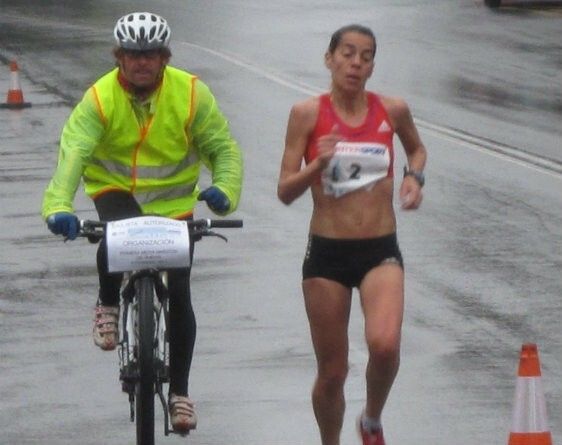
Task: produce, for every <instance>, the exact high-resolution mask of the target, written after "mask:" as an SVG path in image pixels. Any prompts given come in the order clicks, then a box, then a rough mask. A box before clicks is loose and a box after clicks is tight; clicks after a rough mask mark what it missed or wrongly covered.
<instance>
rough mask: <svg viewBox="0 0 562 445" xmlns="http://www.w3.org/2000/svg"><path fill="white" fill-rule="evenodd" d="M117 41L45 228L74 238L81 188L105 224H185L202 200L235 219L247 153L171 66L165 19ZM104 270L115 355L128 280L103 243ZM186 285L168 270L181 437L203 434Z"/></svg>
mask: <svg viewBox="0 0 562 445" xmlns="http://www.w3.org/2000/svg"><path fill="white" fill-rule="evenodd" d="M113 34H114V37H115V41H116V44H117V46H116V47H115V49H114V51H113V54H114V56H115V59H116V62H117V67H116V68H115V69H113V70H112V71H110V72H109V73H107V74H105V75H104V76H102V77H101V78H100V79H99V80H97V81H96V82H95V83H94V85H93V86H92V87H91V88H89V89H88V90H87V91H86V93H85V94H84V96H83V98H82V100H81V101H80V102H79V103H78V105H77V106H76V107H75V108H74V110H73V111H72V114H71V115H70V117H69V119H68V121H67V122H66V124H65V125H64V128H63V131H62V136H61V141H60V151H59V159H58V164H57V167H56V171H55V173H54V176H53V177H52V179H51V181H50V183H49V185H48V187H47V189H46V190H45V194H44V198H43V206H42V216H43V218H44V219H45V220H46V221H47V225H48V228H49V229H50V230H51V232H53V233H54V234H60V235H63V236H65V237H66V238H68V239H71V240H72V239H75V238H76V235H77V224H78V219H77V217H76V216H75V215H74V209H73V201H74V197H75V194H76V189H77V187H78V184H79V182H80V180H81V179H82V180H83V182H84V187H85V192H86V194H87V195H88V196H89V197H91V198H92V200H93V202H94V205H95V208H96V210H97V212H98V214H99V218H100V219H101V220H103V221H114V220H119V219H123V218H129V217H134V216H140V215H142V214H153V215H154V214H156V215H161V216H166V217H170V218H175V219H183V220H186V219H190V218H192V217H193V209H194V207H195V205H196V203H197V201H198V200H200V201H201V200H204V201H206V203H207V205H208V207H209V208H210V209H211V210H212V211H213V212H215V213H216V214H218V215H226V214H228V213H230V212H233V211H234V210H235V209H236V207H237V205H238V202H239V199H240V191H241V186H242V173H243V167H242V155H241V152H240V149H239V147H238V145H237V143H236V141H235V140H234V139H233V137H232V136H231V134H230V130H229V125H228V122H227V120H226V119H225V117H224V115H223V114H222V113H221V111H220V109H219V107H218V105H217V102H216V101H215V98H214V96H213V94H212V93H211V91H210V90H209V88H208V87H207V85H205V84H204V83H203V82H202V81H201V80H199V79H198V78H197V77H196V76H195V75H193V74H190V73H188V72H186V71H183V70H179V69H177V68H173V67H171V66H169V65H168V62H169V60H170V57H171V51H170V49H169V42H170V28H169V26H168V23H167V22H166V20H165V19H163V18H162V17H160V16H158V15H156V14H153V13H150V12H134V13H131V14H127V15H125V16H123V17H121V18H120V19H119V20H118V21H117V24H116V25H115V29H114V33H113ZM201 163H203V164H204V165H205V166H206V167H207V168H208V169H209V170H210V172H211V173H212V182H213V183H212V186H210V187H209V188H207V189H205V190H204V191H200V190H199V187H198V180H199V173H200V167H201ZM191 245H192V246H193V243H191ZM191 256H193V247H192V250H191ZM97 266H98V273H99V283H100V287H99V297H98V302H97V305H96V308H95V313H94V328H93V337H94V343H95V344H96V345H97V346H99V347H100V348H101V349H103V350H113V349H115V347H116V345H117V342H118V338H119V334H118V319H119V289H120V284H121V280H122V274H116V273H109V272H108V268H107V254H106V248H105V246H104V243H100V246H99V248H98V253H97ZM189 279H190V269H188V268H186V269H174V270H171V271H169V292H170V326H169V328H170V390H169V409H170V418H171V422H172V427H173V428H174V430H176V431H178V432H187V431H189V430H190V429H194V428H195V427H196V425H197V416H196V414H195V411H194V404H193V402H192V401H191V400H190V399H189V398H188V381H189V370H190V367H191V360H192V356H193V348H194V342H195V331H196V323H195V315H194V313H193V308H192V305H191V294H190V284H189Z"/></svg>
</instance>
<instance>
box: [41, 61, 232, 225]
mask: <svg viewBox="0 0 562 445" xmlns="http://www.w3.org/2000/svg"><path fill="white" fill-rule="evenodd" d="M117 75H118V69H115V70H113V71H111V72H109V73H108V74H106V75H105V76H103V77H102V78H101V79H99V80H98V81H97V82H96V83H95V85H94V86H93V87H92V88H91V89H90V90H89V91H88V92H87V93H86V94H85V96H84V98H83V100H82V101H81V103H80V104H78V105H77V107H76V108H75V109H74V110H73V113H72V115H71V117H70V118H69V120H68V121H67V123H66V125H65V128H64V129H63V136H62V138H61V150H60V154H59V162H58V165H57V170H56V172H55V175H54V176H53V178H52V180H51V182H50V184H49V186H48V187H47V190H46V191H45V196H44V200H43V209H42V214H43V217H44V218H46V217H48V216H49V215H50V214H53V213H56V212H59V211H70V212H72V211H73V207H72V201H73V199H74V195H75V192H76V188H77V186H78V183H79V180H80V177H81V176H82V177H83V179H84V184H85V191H86V193H87V194H88V195H89V196H90V197H92V198H94V199H95V197H96V196H99V195H100V194H102V193H104V192H106V191H109V190H126V191H130V192H131V193H132V194H133V195H134V196H135V198H136V199H137V201H138V202H139V203H140V204H141V206H142V208H143V211H144V212H145V213H153V214H159V215H163V216H169V217H178V216H181V215H185V214H186V213H189V212H191V211H192V210H193V208H194V207H195V205H196V203H197V194H198V187H197V180H198V178H199V173H200V164H201V161H202V162H203V163H204V164H205V165H206V166H207V167H208V168H209V169H210V170H211V171H212V173H213V175H212V180H213V185H216V186H217V187H219V188H220V189H221V190H222V191H223V192H224V193H225V194H226V195H227V197H228V198H229V200H230V202H231V207H230V209H229V212H228V213H230V212H232V211H234V210H235V209H236V207H237V206H238V202H239V199H240V190H241V184H242V156H241V153H240V149H239V147H238V145H237V144H236V142H235V141H234V140H233V138H232V136H231V135H230V130H229V127H228V122H227V121H226V119H225V118H224V116H223V115H222V113H221V111H220V109H219V108H218V105H217V104H216V100H215V98H214V96H213V95H212V93H211V92H210V90H209V89H208V87H207V86H206V85H205V84H204V83H203V82H201V81H199V80H197V78H196V77H195V76H193V75H191V74H189V73H187V72H185V71H182V70H179V69H176V68H173V67H170V66H167V67H166V68H165V70H164V75H163V80H162V84H161V86H160V87H159V88H158V90H157V91H156V92H155V93H153V97H151V99H150V101H151V102H150V110H151V111H150V113H146V116H145V117H147V118H146V119H139V118H138V116H137V113H138V109H137V110H135V109H134V107H138V105H136V104H133V103H132V102H131V101H132V100H134V99H133V98H131V96H130V94H129V93H127V92H126V91H125V90H124V89H123V88H122V86H121V85H120V84H119V81H118V79H117ZM135 111H136V112H137V113H136V112H135Z"/></svg>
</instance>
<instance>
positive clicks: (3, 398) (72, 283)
mask: <svg viewBox="0 0 562 445" xmlns="http://www.w3.org/2000/svg"><path fill="white" fill-rule="evenodd" d="M0 7H1V11H2V14H1V16H0V60H1V61H2V62H6V61H8V60H10V59H11V58H12V57H17V59H18V61H19V62H20V65H21V67H22V81H23V88H24V94H25V98H26V100H27V101H30V102H32V103H33V107H32V108H31V109H27V110H23V111H21V112H10V111H5V110H3V111H1V112H0V129H1V130H2V137H1V138H0V159H1V164H0V182H1V189H0V206H1V208H2V210H3V212H2V217H1V218H0V243H1V244H0V245H1V246H2V254H1V256H0V334H1V335H0V354H1V359H0V368H1V375H2V379H1V381H0V444H9V445H11V444H18V445H19V444H25V445H27V444H76V443H84V444H94V443H96V444H98V443H103V444H125V443H133V442H134V427H133V425H132V424H130V423H129V422H128V406H127V400H126V396H125V395H123V394H121V393H120V387H119V384H118V373H117V357H116V355H113V354H104V353H102V352H100V351H97V350H95V348H94V346H93V344H92V342H91V339H90V329H91V326H90V323H91V322H90V317H91V307H92V305H93V303H94V301H93V299H94V295H95V290H96V276H95V271H94V261H93V259H94V253H95V248H94V247H93V246H90V245H88V244H87V243H85V242H81V241H76V242H74V243H66V244H65V243H62V242H61V241H60V240H59V239H57V238H55V237H54V236H50V235H49V234H48V232H47V231H46V228H45V226H44V223H43V222H42V221H41V220H40V218H39V216H38V213H39V207H40V201H41V195H42V191H43V189H44V187H45V185H46V183H47V181H48V179H49V177H50V175H51V173H52V169H53V166H54V162H55V159H56V147H57V142H58V137H59V132H60V128H61V127H62V124H63V123H64V120H65V118H66V117H67V116H68V113H69V112H70V105H71V104H73V103H75V102H76V101H77V100H78V99H79V97H80V95H81V94H82V92H83V90H84V89H85V88H86V87H87V86H88V85H89V84H90V83H91V82H93V81H94V80H95V79H96V78H97V77H98V76H99V75H100V74H101V73H103V72H104V71H106V70H108V69H109V68H111V65H112V62H111V55H110V47H111V44H112V42H111V38H110V36H111V30H112V27H113V23H114V21H115V19H116V17H118V16H119V15H121V14H123V13H126V12H129V11H131V10H140V9H149V10H154V11H155V12H159V13H161V14H162V15H164V16H166V17H168V18H169V19H170V22H171V26H172V30H173V37H172V39H173V42H172V50H173V59H172V61H173V64H174V65H176V66H179V67H183V68H187V69H189V70H191V71H193V72H195V73H197V74H199V75H200V76H201V77H202V78H203V79H204V80H205V81H206V82H207V83H208V84H209V85H210V86H211V88H212V89H213V91H214V92H215V94H216V95H217V97H218V99H219V102H220V104H221V106H222V108H223V110H224V112H225V113H226V114H227V116H228V117H229V118H230V121H231V125H232V129H233V132H234V134H235V135H236V137H237V138H238V139H239V141H240V143H241V145H242V147H243V148H244V152H245V161H246V179H245V195H244V199H243V201H242V203H241V206H240V210H239V211H238V212H237V213H236V216H238V217H241V218H244V220H245V228H244V229H243V230H241V231H229V232H228V236H229V243H228V244H223V243H221V242H220V241H218V240H205V241H204V242H202V243H200V244H199V245H198V246H197V251H196V262H195V268H194V273H193V293H194V295H195V297H194V298H195V302H194V304H195V309H196V313H197V317H198V322H199V331H198V341H197V347H196V358H195V362H194V365H193V371H192V395H193V397H194V398H195V399H196V401H197V408H198V412H199V416H200V425H199V428H198V430H197V431H196V432H195V433H194V434H192V436H191V437H190V439H189V443H193V444H212V445H220V444H244V445H253V444H268V445H289V444H291V445H293V444H295V445H296V444H303V445H304V444H307V445H308V444H314V443H319V442H318V438H317V434H316V426H315V423H314V419H313V416H312V411H311V407H310V402H309V393H310V385H311V383H312V380H313V377H314V360H313V357H312V351H311V347H310V342H309V338H308V327H307V324H306V317H305V315H304V309H303V306H302V301H301V297H300V284H299V274H300V271H299V269H300V262H301V260H302V254H303V251H304V243H305V238H306V225H307V222H308V217H309V212H310V200H309V198H308V196H307V197H303V198H301V199H300V200H299V201H297V202H296V203H294V204H293V205H292V206H291V207H288V208H287V207H283V206H282V205H281V204H280V203H279V202H278V201H277V200H276V198H275V186H276V180H277V172H278V167H279V160H280V156H281V153H282V149H283V137H284V130H285V128H284V127H285V124H286V120H287V116H288V111H289V109H290V106H291V104H292V103H294V102H295V101H297V100H300V99H301V98H303V97H305V96H306V95H309V94H316V93H317V92H319V91H322V90H323V89H324V88H326V87H327V85H328V75H327V72H326V70H325V69H324V68H323V66H322V54H323V52H324V51H325V48H326V45H327V43H328V39H329V36H330V33H331V32H332V31H333V30H334V29H336V28H337V27H339V26H340V25H342V24H346V23H348V22H352V21H361V22H363V23H366V24H369V25H370V26H372V27H373V29H374V30H375V32H376V34H377V36H378V42H379V50H378V54H377V65H376V69H375V74H374V76H373V79H372V81H371V84H370V86H371V88H373V89H375V90H380V91H383V92H385V93H387V94H396V95H400V96H402V97H404V98H406V99H407V100H408V102H409V103H410V105H411V108H412V111H413V114H414V116H415V118H416V120H417V122H418V124H419V126H420V131H421V135H422V138H423V140H424V142H425V144H426V146H427V148H428V150H429V156H430V158H429V164H428V168H427V177H428V184H427V186H426V188H425V194H426V199H425V201H424V204H423V207H422V209H420V211H418V212H416V213H403V212H399V213H398V223H399V236H400V242H401V246H402V249H403V251H404V254H405V260H406V267H407V283H406V286H407V307H406V316H405V322H404V342H403V360H402V368H401V371H400V374H399V377H398V379H397V382H396V384H395V388H394V390H393V392H392V395H391V398H390V400H389V403H388V406H387V409H386V412H385V415H384V418H383V420H384V423H385V429H386V435H387V439H388V442H389V444H393V443H395V444H401V445H410V444H412V445H413V444H417V443H420V441H421V442H423V443H431V444H435V445H441V444H443V445H445V444H452V443H454V444H459V445H465V444H466V445H477V444H481V443H506V442H507V439H506V438H507V434H508V432H509V428H510V423H511V410H512V407H513V395H514V388H515V373H516V368H517V363H518V354H519V349H520V346H521V343H523V342H527V341H531V342H536V343H537V344H538V345H539V352H540V354H541V360H542V367H543V385H544V387H545V393H546V398H547V403H548V409H549V410H548V413H549V418H550V419H549V420H550V426H551V430H552V433H553V436H554V442H555V443H557V442H558V441H560V440H561V439H562V383H561V382H562V332H561V329H560V322H559V319H560V313H561V309H562V303H561V297H562V280H561V278H560V270H561V266H562V241H561V240H562V211H561V209H562V193H561V190H562V187H561V185H562V166H561V163H562V150H561V149H562V143H561V141H562V134H561V130H560V122H561V117H562V92H561V91H560V90H561V89H560V85H561V84H562V82H561V80H562V79H561V74H560V73H561V70H560V68H561V67H562V44H561V42H562V26H561V25H562V10H561V8H560V7H559V6H556V5H554V6H551V7H546V6H541V7H540V8H538V7H536V6H532V7H531V5H530V3H529V2H526V3H523V4H521V2H520V3H518V4H517V5H514V6H508V7H506V8H502V9H500V10H498V11H490V10H488V9H487V8H485V7H484V6H483V5H482V4H481V2H480V1H476V0H474V1H473V0H470V1H469V0H466V1H459V2H454V3H452V2H447V1H431V2H429V1H427V2H425V1H424V2H419V1H417V2H415V1H413V0H406V1H402V2H392V1H390V0H389V1H378V2H376V4H375V6H373V2H371V1H357V0H353V1H351V0H350V1H348V2H336V1H313V2H308V3H307V5H306V7H305V8H303V6H302V5H301V4H300V2H296V1H287V2H275V3H273V2H271V4H270V3H269V2H263V1H258V0H254V1H250V0H248V1H227V0H217V1H212V2H210V1H191V2H187V3H186V2H176V1H172V0H170V1H163V0H160V1H152V2H148V1H137V2H131V1H122V2H119V3H118V4H116V3H115V2H111V1H103V0H102V1H97V2H93V1H84V2H81V3H80V4H79V5H78V6H77V5H76V4H75V2H65V1H59V2H54V1H41V2H39V1H27V2H25V3H23V2H19V1H16V0H13V1H7V0H0ZM2 66H3V65H0V68H1V67H2ZM3 72H4V74H2V73H1V71H0V87H1V88H2V90H0V94H3V93H2V91H5V90H7V88H8V86H9V73H8V70H7V67H4V70H3ZM397 147H400V146H399V144H398V142H397ZM402 163H403V156H402V157H401V156H399V157H398V159H397V164H396V166H397V170H399V169H400V167H401V165H402ZM203 181H208V179H207V178H204V179H203ZM76 207H77V211H78V213H79V214H80V215H81V216H83V217H90V216H94V213H93V208H92V206H91V204H90V203H89V201H88V200H87V199H86V198H84V196H83V195H82V194H81V193H79V194H78V196H77V201H76ZM200 215H207V213H206V211H205V209H200ZM350 339H351V353H350V360H351V365H350V366H351V369H350V375H349V381H348V385H347V397H348V412H347V416H346V423H345V426H344V431H343V435H342V443H343V444H353V443H357V440H356V438H355V433H354V430H353V421H354V416H355V415H356V413H358V412H359V410H360V409H361V406H362V400H363V382H362V379H363V368H364V364H365V359H366V355H365V352H364V348H363V345H362V339H361V317H360V312H359V307H358V306H357V305H355V306H354V309H353V314H352V325H351V328H350ZM157 427H160V428H159V429H158V431H157V438H158V439H159V441H158V443H169V444H176V443H177V444H181V443H185V442H186V441H185V440H184V439H181V438H178V437H170V438H164V437H163V435H162V428H161V425H160V424H159V423H157Z"/></svg>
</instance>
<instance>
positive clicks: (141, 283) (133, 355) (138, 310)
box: [78, 216, 243, 445]
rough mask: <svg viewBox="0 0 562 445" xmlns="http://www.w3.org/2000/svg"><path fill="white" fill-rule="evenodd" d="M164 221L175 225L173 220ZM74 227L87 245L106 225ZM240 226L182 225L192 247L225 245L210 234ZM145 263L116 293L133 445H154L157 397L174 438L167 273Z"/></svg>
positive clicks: (214, 222) (220, 222) (232, 222)
mask: <svg viewBox="0 0 562 445" xmlns="http://www.w3.org/2000/svg"><path fill="white" fill-rule="evenodd" d="M143 218H150V217H142V216H141V217H135V218H130V219H128V220H121V222H123V221H133V220H137V221H139V220H140V219H143ZM153 218H155V219H166V220H167V218H161V217H153ZM168 221H174V222H176V223H177V221H175V220H168ZM145 222H146V219H145ZM79 223H80V224H79V232H78V236H81V237H86V238H88V240H89V241H90V242H98V241H99V240H101V239H103V238H106V228H107V224H108V223H106V222H103V221H92V220H80V222H79ZM242 226H243V222H242V220H236V219H197V220H190V221H188V222H187V227H188V231H189V238H190V239H191V240H192V241H193V242H196V241H199V240H201V239H202V238H203V237H204V236H216V237H219V238H221V239H223V240H225V241H227V238H226V237H225V236H223V235H222V234H220V233H217V232H214V231H212V230H211V229H212V228H240V227H242ZM110 250H111V248H110V246H109V243H108V254H111V252H110ZM187 254H188V255H189V253H188V252H187ZM150 263H151V259H150V258H149V259H148V261H144V262H143V264H144V266H143V267H142V268H140V269H135V270H130V271H127V270H121V272H124V280H123V286H122V288H121V316H122V323H121V326H122V329H121V333H120V341H119V344H118V354H119V379H120V381H121V385H122V390H123V392H126V393H127V394H128V396H129V406H130V420H131V422H135V421H136V437H137V445H154V437H155V434H154V415H155V411H154V405H155V398H156V394H157V395H158V398H159V400H160V402H161V404H162V408H163V411H164V434H165V435H166V436H168V435H169V434H170V433H175V432H174V431H173V430H172V429H171V428H170V421H169V414H168V408H167V404H166V399H165V396H164V384H166V383H169V338H168V332H167V326H168V320H169V318H168V289H167V272H166V271H165V270H162V268H161V267H153V266H150ZM188 433H189V432H187V433H186V434H188ZM184 435H185V434H184Z"/></svg>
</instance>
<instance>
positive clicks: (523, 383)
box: [508, 343, 552, 445]
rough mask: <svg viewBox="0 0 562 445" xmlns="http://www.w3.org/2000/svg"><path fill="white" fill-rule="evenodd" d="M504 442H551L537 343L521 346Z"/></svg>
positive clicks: (534, 444)
mask: <svg viewBox="0 0 562 445" xmlns="http://www.w3.org/2000/svg"><path fill="white" fill-rule="evenodd" d="M514 405H515V406H514V409H513V419H512V425H511V432H510V434H509V444H508V445H552V437H551V434H550V431H549V429H548V419H547V415H546V401H545V398H544V392H543V389H542V382H541V365H540V362H539V353H538V350H537V345H536V344H533V343H526V344H524V345H523V347H522V348H521V357H520V359H519V372H518V373H517V385H516V389H515V403H514Z"/></svg>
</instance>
